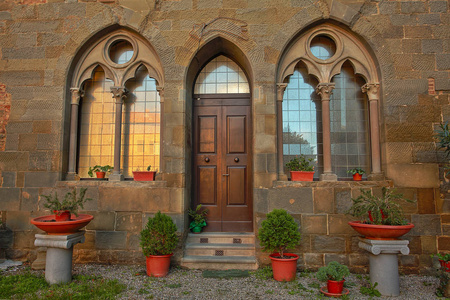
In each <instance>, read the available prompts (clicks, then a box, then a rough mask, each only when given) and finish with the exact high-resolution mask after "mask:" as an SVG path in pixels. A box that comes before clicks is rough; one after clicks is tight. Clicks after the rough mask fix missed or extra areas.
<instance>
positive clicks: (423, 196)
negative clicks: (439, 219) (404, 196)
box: [417, 188, 439, 214]
mask: <svg viewBox="0 0 450 300" xmlns="http://www.w3.org/2000/svg"><path fill="white" fill-rule="evenodd" d="M435 196H436V193H435V189H432V188H428V189H417V204H418V207H419V213H420V214H434V213H436V206H435ZM437 197H439V194H437Z"/></svg>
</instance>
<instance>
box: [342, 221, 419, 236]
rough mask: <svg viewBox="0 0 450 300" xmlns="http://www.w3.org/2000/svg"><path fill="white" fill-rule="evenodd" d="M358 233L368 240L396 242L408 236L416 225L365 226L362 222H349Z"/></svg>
mask: <svg viewBox="0 0 450 300" xmlns="http://www.w3.org/2000/svg"><path fill="white" fill-rule="evenodd" d="M348 225H350V226H352V228H353V229H354V230H356V231H357V232H358V233H360V234H362V235H364V236H365V237H366V239H371V240H396V239H397V238H399V237H401V236H402V235H404V234H407V233H408V232H409V231H410V230H411V229H412V228H414V225H413V224H411V223H409V224H408V225H399V226H396V225H374V224H363V223H361V221H354V222H348Z"/></svg>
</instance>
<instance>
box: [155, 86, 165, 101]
mask: <svg viewBox="0 0 450 300" xmlns="http://www.w3.org/2000/svg"><path fill="white" fill-rule="evenodd" d="M156 90H157V91H158V94H159V102H160V103H164V87H163V86H159V85H158V86H156Z"/></svg>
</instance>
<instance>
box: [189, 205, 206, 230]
mask: <svg viewBox="0 0 450 300" xmlns="http://www.w3.org/2000/svg"><path fill="white" fill-rule="evenodd" d="M207 214H208V210H207V209H202V205H201V204H199V205H197V207H196V208H195V210H193V209H191V208H189V211H188V215H189V217H191V218H192V222H191V224H190V225H189V227H190V228H191V229H192V228H193V227H204V226H206V215H207Z"/></svg>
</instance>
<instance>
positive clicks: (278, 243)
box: [258, 209, 300, 257]
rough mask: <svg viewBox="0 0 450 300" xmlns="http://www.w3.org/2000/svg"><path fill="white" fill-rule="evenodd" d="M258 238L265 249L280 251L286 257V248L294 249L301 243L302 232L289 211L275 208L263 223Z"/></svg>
mask: <svg viewBox="0 0 450 300" xmlns="http://www.w3.org/2000/svg"><path fill="white" fill-rule="evenodd" d="M258 238H259V243H260V245H261V247H263V250H264V251H268V252H272V253H273V252H278V253H279V254H280V255H281V257H284V251H286V249H293V248H295V247H296V246H297V245H298V244H299V243H300V232H299V230H298V225H297V223H295V220H294V218H293V217H292V216H291V215H290V214H288V213H287V211H285V210H284V209H274V210H273V211H272V212H270V213H268V214H267V219H266V220H264V221H263V222H262V223H261V228H260V229H259V232H258Z"/></svg>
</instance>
